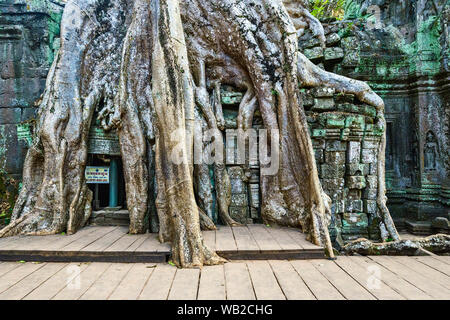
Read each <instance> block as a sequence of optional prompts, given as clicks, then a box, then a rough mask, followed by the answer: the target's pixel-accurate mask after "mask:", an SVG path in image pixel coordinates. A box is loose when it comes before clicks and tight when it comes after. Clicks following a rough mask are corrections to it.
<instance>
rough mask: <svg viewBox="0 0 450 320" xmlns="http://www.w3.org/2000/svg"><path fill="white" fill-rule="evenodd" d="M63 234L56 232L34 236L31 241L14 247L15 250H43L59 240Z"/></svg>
mask: <svg viewBox="0 0 450 320" xmlns="http://www.w3.org/2000/svg"><path fill="white" fill-rule="evenodd" d="M62 237H63V235H61V234H54V235H47V236H33V237H30V239H29V241H28V242H26V243H22V244H21V245H19V246H16V247H14V250H24V251H33V250H41V249H42V248H47V246H49V245H50V244H51V243H54V242H58V241H59V240H60V239H61V238H62Z"/></svg>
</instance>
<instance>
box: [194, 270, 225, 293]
mask: <svg viewBox="0 0 450 320" xmlns="http://www.w3.org/2000/svg"><path fill="white" fill-rule="evenodd" d="M225 298H226V292H225V272H224V268H223V265H219V266H209V267H204V268H203V269H202V271H201V273H200V285H199V288H198V300H225Z"/></svg>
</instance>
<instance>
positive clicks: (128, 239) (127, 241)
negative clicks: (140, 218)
mask: <svg viewBox="0 0 450 320" xmlns="http://www.w3.org/2000/svg"><path fill="white" fill-rule="evenodd" d="M142 237H145V235H142V234H125V235H124V236H123V237H122V238H120V239H119V240H117V241H116V242H114V243H113V244H111V245H110V246H109V247H108V248H106V249H105V250H104V251H105V252H122V251H126V250H127V249H128V248H129V247H130V246H131V245H132V244H133V243H134V242H136V241H138V240H139V239H140V238H142Z"/></svg>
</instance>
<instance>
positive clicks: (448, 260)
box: [433, 256, 450, 265]
mask: <svg viewBox="0 0 450 320" xmlns="http://www.w3.org/2000/svg"><path fill="white" fill-rule="evenodd" d="M433 258H435V259H437V260H440V261H442V262H443V263H446V264H448V265H450V256H433Z"/></svg>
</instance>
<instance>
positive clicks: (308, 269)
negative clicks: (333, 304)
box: [291, 260, 345, 300]
mask: <svg viewBox="0 0 450 320" xmlns="http://www.w3.org/2000/svg"><path fill="white" fill-rule="evenodd" d="M291 264H292V266H293V267H294V268H295V270H296V271H297V273H298V274H299V275H300V277H302V279H303V281H305V283H306V285H307V286H308V288H309V290H311V292H312V293H313V294H314V296H315V297H316V299H318V300H344V299H345V298H344V296H343V295H342V294H341V293H340V292H339V291H337V290H336V288H335V287H333V286H332V285H331V283H330V282H329V281H328V279H327V278H325V277H324V276H323V275H322V274H321V273H320V272H319V271H318V270H317V269H316V268H315V267H314V266H313V265H312V264H311V262H310V261H307V260H295V261H291Z"/></svg>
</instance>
